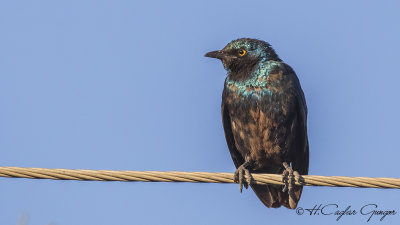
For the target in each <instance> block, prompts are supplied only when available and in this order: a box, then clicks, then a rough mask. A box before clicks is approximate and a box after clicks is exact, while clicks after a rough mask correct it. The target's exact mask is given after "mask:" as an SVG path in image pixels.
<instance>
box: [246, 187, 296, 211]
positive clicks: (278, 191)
mask: <svg viewBox="0 0 400 225" xmlns="http://www.w3.org/2000/svg"><path fill="white" fill-rule="evenodd" d="M251 187H252V188H253V191H254V193H256V195H257V197H258V198H259V199H260V200H261V202H262V203H264V205H265V206H267V207H268V208H279V207H281V206H282V205H283V206H285V207H286V208H289V209H295V208H296V207H297V203H298V202H299V200H300V196H301V192H302V190H303V187H302V186H296V187H294V194H295V199H292V198H289V195H288V193H287V192H283V191H282V188H283V187H282V186H280V185H261V184H252V185H251Z"/></svg>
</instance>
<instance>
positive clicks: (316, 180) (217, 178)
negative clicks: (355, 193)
mask: <svg viewBox="0 0 400 225" xmlns="http://www.w3.org/2000/svg"><path fill="white" fill-rule="evenodd" d="M252 176H253V178H254V181H255V183H256V184H276V185H283V182H282V176H281V175H280V174H255V173H253V174H252ZM0 177H9V178H30V179H52V180H85V181H143V182H192V183H234V181H233V174H232V173H211V172H178V171H168V172H160V171H112V170H71V169H46V168H23V167H0ZM301 177H302V183H299V182H298V181H296V185H307V186H329V187H360V188H397V189H400V178H386V177H376V178H371V177H343V176H315V175H303V176H301Z"/></svg>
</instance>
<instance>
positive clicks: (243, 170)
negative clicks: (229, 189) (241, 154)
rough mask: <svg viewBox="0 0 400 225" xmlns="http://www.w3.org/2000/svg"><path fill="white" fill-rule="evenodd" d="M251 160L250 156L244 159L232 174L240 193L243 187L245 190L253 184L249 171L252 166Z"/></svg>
mask: <svg viewBox="0 0 400 225" xmlns="http://www.w3.org/2000/svg"><path fill="white" fill-rule="evenodd" d="M253 163H254V162H253V160H251V158H250V156H246V157H245V162H244V163H243V164H242V165H241V166H239V168H237V169H236V171H235V173H234V181H235V182H236V183H239V189H240V192H242V189H243V185H244V187H245V188H246V189H247V188H248V187H249V185H250V184H251V183H252V182H253V177H252V176H251V174H250V171H249V169H251V167H252V165H253Z"/></svg>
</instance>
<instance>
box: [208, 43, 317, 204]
mask: <svg viewBox="0 0 400 225" xmlns="http://www.w3.org/2000/svg"><path fill="white" fill-rule="evenodd" d="M205 56H206V57H211V58H217V59H220V60H221V61H222V64H223V65H224V68H225V69H226V70H227V72H228V75H227V77H226V80H225V86H224V91H223V94H222V104H221V111H222V121H223V126H224V131H225V138H226V141H227V144H228V147H229V151H230V153H231V156H232V159H233V162H234V164H235V166H236V168H237V169H236V171H235V181H236V182H237V183H239V187H240V191H242V187H243V185H244V186H245V187H246V188H247V187H248V185H250V186H251V187H252V188H253V190H254V192H255V193H256V195H257V196H258V198H259V199H260V200H261V201H262V202H263V203H264V205H265V206H267V207H273V208H278V207H280V206H282V205H283V206H285V207H287V208H290V209H294V208H296V207H297V203H298V201H299V200H300V195H301V192H302V189H303V187H302V186H295V185H294V183H295V178H296V179H299V178H300V176H299V174H308V155H309V152H308V138H307V106H306V101H305V98H304V94H303V90H302V89H301V87H300V82H299V80H298V78H297V76H296V73H295V72H294V71H293V69H292V68H291V67H290V66H289V65H287V64H285V63H284V62H283V61H282V60H281V59H280V58H279V57H278V55H277V54H276V53H275V50H274V49H273V48H272V47H271V45H270V44H268V43H267V42H264V41H261V40H257V39H249V38H241V39H237V40H234V41H232V42H230V43H229V44H227V45H226V46H225V47H224V48H223V49H222V50H219V51H212V52H209V53H207V54H205ZM251 173H274V174H282V176H283V181H284V183H285V186H284V188H283V189H282V186H279V185H260V184H255V183H254V182H253V180H252V178H251ZM298 181H299V180H298ZM299 182H300V181H299Z"/></svg>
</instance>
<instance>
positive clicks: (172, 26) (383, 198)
mask: <svg viewBox="0 0 400 225" xmlns="http://www.w3.org/2000/svg"><path fill="white" fill-rule="evenodd" d="M399 7H400V4H399V3H398V2H395V1H379V2H377V1H334V2H329V3H326V2H322V1H218V2H216V1H198V2H188V1H182V2H179V1H159V2H151V1H148V2H146V3H145V2H135V1H75V0H72V1H66V2H60V1H2V2H1V3H0V105H1V110H0V149H1V157H0V165H1V166H21V167H44V168H69V169H107V170H159V171H169V170H178V171H210V172H216V171H218V172H233V171H234V169H235V168H234V165H233V163H232V161H231V158H230V155H229V152H228V149H227V146H226V144H225V139H224V135H223V129H222V124H221V118H220V117H221V114H220V102H221V93H222V88H223V82H224V79H225V74H226V73H225V71H224V69H223V67H222V65H221V63H220V62H218V61H217V60H212V59H209V58H205V57H203V55H204V53H206V52H208V51H211V50H217V49H221V48H222V47H224V46H225V44H226V43H228V42H229V41H231V40H233V39H236V38H239V37H251V38H259V39H262V40H265V41H268V42H270V44H271V45H272V46H273V47H274V48H275V50H276V51H277V53H278V54H279V56H280V57H281V58H282V59H283V60H284V61H285V62H287V63H288V64H290V65H291V66H292V67H293V68H294V70H295V71H296V72H297V74H298V76H299V78H300V81H301V84H302V87H303V90H304V92H305V95H306V99H307V104H308V109H309V121H308V127H309V140H310V174H313V175H341V176H370V177H380V176H383V177H398V176H399V175H398V158H399V157H400V153H399V149H398V140H399V138H400V137H399V130H398V129H399V127H400V118H399V115H400V103H399V93H398V88H399V83H400V76H399V72H398V71H399V69H398V64H399V62H398V60H399V58H400V44H399V40H400V29H399V24H398V22H399V21H400V14H399V13H398V12H399ZM0 190H1V191H0V224H16V223H17V220H18V218H19V217H20V216H21V215H28V216H29V223H28V224H29V225H36V224H37V225H39V224H58V225H62V224H99V225H100V224H255V223H258V224H271V223H273V224H279V223H283V224H287V223H294V222H296V223H299V224H309V223H320V224H321V223H324V224H338V223H341V224H365V223H366V220H367V218H366V217H365V216H361V215H356V216H351V217H350V216H347V217H344V218H342V219H340V220H339V222H337V221H336V220H335V219H336V218H335V217H334V216H321V215H320V216H309V215H308V216H307V215H302V216H299V215H296V212H295V211H293V210H288V209H286V208H280V209H268V208H265V207H264V206H263V205H262V203H261V202H260V201H259V200H258V199H257V198H256V196H255V194H254V193H253V192H252V191H251V190H245V191H244V193H242V194H240V193H239V189H238V186H237V185H233V184H190V183H123V182H78V181H52V180H28V179H10V178H0ZM399 196H400V195H399V191H398V190H383V189H357V188H328V187H306V188H305V189H304V191H303V195H302V199H301V201H300V203H299V206H301V207H303V208H312V207H313V206H314V205H317V204H330V203H335V204H338V205H339V207H340V208H341V209H345V208H346V207H347V206H348V205H350V206H352V208H354V209H359V208H360V207H361V206H363V205H365V204H369V203H375V204H377V205H378V206H379V209H381V210H396V211H400V207H399V205H398V202H399V200H400V197H399ZM399 222H400V213H398V214H397V215H394V216H388V217H386V218H385V219H384V220H383V221H379V218H375V217H374V218H372V220H371V221H370V222H368V224H384V223H385V224H394V223H399Z"/></svg>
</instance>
